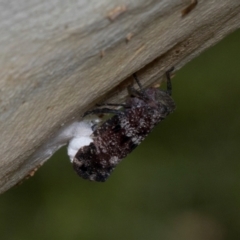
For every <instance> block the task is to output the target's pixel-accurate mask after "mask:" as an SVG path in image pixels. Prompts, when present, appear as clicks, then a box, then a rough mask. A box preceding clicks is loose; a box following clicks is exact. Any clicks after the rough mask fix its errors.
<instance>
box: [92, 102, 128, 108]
mask: <svg viewBox="0 0 240 240" xmlns="http://www.w3.org/2000/svg"><path fill="white" fill-rule="evenodd" d="M96 105H97V106H98V107H102V106H113V107H124V108H127V104H118V103H102V104H96Z"/></svg>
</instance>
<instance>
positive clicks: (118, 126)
mask: <svg viewBox="0 0 240 240" xmlns="http://www.w3.org/2000/svg"><path fill="white" fill-rule="evenodd" d="M171 71H173V68H172V69H170V70H169V71H167V72H166V77H167V90H166V91H164V90H160V89H157V88H153V87H151V88H147V89H145V90H144V89H143V88H142V85H141V83H140V82H139V80H138V78H137V75H136V74H133V78H134V79H135V81H136V83H137V85H138V87H139V90H137V89H135V88H134V87H133V86H131V87H129V88H128V91H129V95H130V98H129V99H128V100H127V101H126V103H125V104H104V106H116V107H122V109H119V110H117V109H112V108H107V107H105V108H96V109H93V110H91V111H87V112H86V113H85V114H84V116H86V115H89V114H100V113H101V114H102V113H104V114H114V115H113V116H112V117H111V118H109V119H108V120H106V121H105V122H104V123H103V124H102V125H100V126H99V127H97V129H96V130H94V131H93V133H92V134H91V137H92V141H91V142H90V144H89V145H87V146H83V147H81V148H80V149H79V150H78V151H77V153H76V155H75V157H74V158H73V168H74V169H75V171H76V172H77V173H78V175H80V176H81V177H82V178H84V179H89V180H91V181H97V182H105V181H106V180H107V178H108V177H109V176H110V174H111V172H112V171H113V170H114V168H115V167H116V166H117V164H118V163H119V162H120V161H121V160H122V159H123V158H125V157H126V156H127V155H128V154H129V153H130V152H132V151H133V150H134V149H135V148H136V147H137V146H138V145H139V144H140V143H141V142H142V141H143V140H144V139H145V137H146V136H147V135H148V134H149V133H150V132H151V130H152V129H153V128H154V127H155V126H156V125H157V124H158V123H159V122H160V121H162V120H163V119H165V118H166V117H167V115H169V113H171V112H173V111H174V109H175V103H174V101H173V99H172V97H171V92H172V86H171V79H170V78H171V77H170V73H171Z"/></svg>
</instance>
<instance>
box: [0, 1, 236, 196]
mask: <svg viewBox="0 0 240 240" xmlns="http://www.w3.org/2000/svg"><path fill="white" fill-rule="evenodd" d="M190 3H191V1H190V0H161V1H159V0H129V1H126V0H121V1H120V0H90V1H89V0H69V1H65V0H18V1H14V0H8V1H5V0H0V53H1V54H0V90H1V99H0V104H1V107H0V113H1V114H0V121H1V123H0V131H1V142H0V192H4V191H6V190H7V189H9V188H10V187H11V186H13V185H15V184H16V183H18V182H19V181H20V180H21V179H23V178H24V177H25V176H26V175H28V174H30V173H32V170H33V169H35V168H36V167H37V166H39V165H41V164H42V163H43V162H44V161H45V160H46V156H44V154H43V156H42V157H41V154H37V155H36V151H37V153H39V151H40V150H39V149H41V148H42V145H43V144H44V143H46V142H47V143H49V144H50V143H51V137H52V136H53V135H54V134H57V132H58V131H59V129H60V128H61V126H62V125H63V124H67V123H68V122H69V121H71V120H72V119H73V118H75V119H77V118H79V117H80V116H81V114H82V113H83V112H84V111H85V110H86V109H89V108H90V107H92V106H93V105H94V104H95V103H97V102H100V101H102V100H103V99H108V96H110V95H109V93H112V92H113V91H114V92H115V93H116V92H117V93H118V91H119V90H121V89H123V88H124V86H125V84H122V85H120V86H119V87H118V88H116V87H117V86H118V85H119V84H120V83H122V82H123V81H124V80H126V79H127V78H128V77H129V76H130V75H131V74H132V73H134V72H136V71H138V70H140V69H141V70H140V71H139V73H138V74H139V77H140V78H141V80H142V81H143V82H147V83H145V84H150V83H153V82H154V81H156V80H157V78H159V77H160V76H162V75H163V73H164V71H165V70H166V69H168V68H169V67H171V66H175V67H176V68H177V69H179V68H180V67H182V66H183V65H184V64H185V63H186V62H188V61H190V60H191V59H193V58H194V57H195V56H197V55H198V54H200V53H201V52H202V51H203V50H204V49H206V48H208V47H210V46H212V45H213V44H215V43H217V42H218V41H220V40H221V39H222V38H223V37H224V36H226V35H227V34H229V33H231V32H232V31H234V30H236V29H237V28H239V26H240V1H239V0H200V1H198V4H197V5H196V6H195V8H193V9H192V10H191V11H190V12H189V13H188V14H186V15H185V16H182V15H183V12H182V10H184V9H185V8H186V7H187V6H188V5H189V4H190ZM128 80H129V81H130V78H129V79H128ZM128 80H127V81H124V83H126V84H127V83H129V81H128ZM116 90H117V91H116ZM125 96H126V92H123V93H122V94H115V95H114V97H113V99H111V100H112V101H113V100H115V101H116V100H118V101H121V99H123V98H124V97H125ZM56 149H57V148H56ZM36 156H37V157H36Z"/></svg>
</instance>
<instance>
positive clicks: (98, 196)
mask: <svg viewBox="0 0 240 240" xmlns="http://www.w3.org/2000/svg"><path fill="white" fill-rule="evenodd" d="M172 83H173V98H174V100H175V102H176V104H177V109H176V111H175V112H174V113H173V114H171V115H170V116H169V117H168V118H167V119H166V120H165V121H163V122H162V123H160V124H159V125H158V126H157V127H156V129H154V131H153V132H152V133H151V134H150V135H149V136H148V137H147V138H146V140H145V141H144V142H143V143H142V144H141V145H140V146H139V147H138V148H137V149H136V150H135V151H134V152H133V153H132V154H131V155H129V156H128V157H127V158H126V159H125V160H124V161H123V162H122V163H121V164H120V165H119V166H118V167H117V168H116V170H115V171H114V172H113V174H112V176H111V177H110V178H109V179H108V181H107V182H105V183H95V182H89V181H86V180H83V179H81V178H79V177H78V176H77V174H76V173H75V172H74V171H73V169H72V165H71V164H70V162H69V159H68V157H67V153H66V148H63V149H61V150H60V151H58V152H57V153H56V154H55V155H54V156H53V157H52V158H51V159H50V160H48V161H47V163H45V164H44V166H43V167H41V168H40V169H39V170H38V171H37V173H36V174H35V176H34V177H32V178H30V179H29V180H27V181H25V182H24V183H23V184H22V185H20V186H17V187H14V188H12V189H10V190H9V191H8V192H6V193H4V194H3V195H1V196H0V239H2V240H5V239H14V240H20V239H23V240H28V239H31V240H32V239H35V240H38V239H58V240H61V239H69V240H75V239H84V240H88V239H91V240H92V239H104V240H108V239H139V240H145V239H151V240H155V239H162V240H225V239H231V240H235V239H240V31H237V32H235V33H233V34H231V35H230V36H228V37H227V38H225V39H224V40H223V41H222V42H220V43H219V44H217V45H216V46H214V47H212V48H211V49H209V50H207V51H206V52H204V53H203V54H201V56H199V57H198V58H196V59H195V60H193V61H191V62H190V63H189V64H187V65H186V66H185V67H184V68H182V69H181V70H180V71H178V72H177V73H176V76H175V77H174V78H173V80H172Z"/></svg>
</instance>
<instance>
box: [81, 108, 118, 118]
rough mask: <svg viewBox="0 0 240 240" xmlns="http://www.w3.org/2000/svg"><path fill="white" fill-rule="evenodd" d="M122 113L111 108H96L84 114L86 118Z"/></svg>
mask: <svg viewBox="0 0 240 240" xmlns="http://www.w3.org/2000/svg"><path fill="white" fill-rule="evenodd" d="M119 112H121V111H120V110H116V109H111V108H96V109H93V110H90V111H87V112H85V113H84V114H83V117H86V116H87V115H89V114H101V113H112V114H118V113H119Z"/></svg>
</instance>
